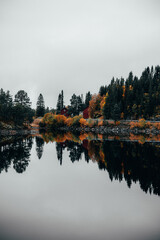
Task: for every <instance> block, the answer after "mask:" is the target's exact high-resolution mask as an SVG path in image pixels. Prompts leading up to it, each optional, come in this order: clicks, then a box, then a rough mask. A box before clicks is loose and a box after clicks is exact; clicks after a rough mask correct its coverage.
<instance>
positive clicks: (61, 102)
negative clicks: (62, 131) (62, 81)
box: [56, 90, 64, 114]
mask: <svg viewBox="0 0 160 240" xmlns="http://www.w3.org/2000/svg"><path fill="white" fill-rule="evenodd" d="M63 107H64V100H63V90H62V91H61V93H60V94H59V95H58V101H57V108H56V111H57V114H60V112H61V110H62V109H63Z"/></svg>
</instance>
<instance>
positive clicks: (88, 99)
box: [85, 92, 92, 108]
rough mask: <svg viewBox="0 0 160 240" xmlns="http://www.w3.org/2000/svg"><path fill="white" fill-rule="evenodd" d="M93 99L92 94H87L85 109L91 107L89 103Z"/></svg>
mask: <svg viewBox="0 0 160 240" xmlns="http://www.w3.org/2000/svg"><path fill="white" fill-rule="evenodd" d="M91 99H92V94H91V93H90V92H87V93H86V98H85V108H87V107H88V106H89V101H90V100H91Z"/></svg>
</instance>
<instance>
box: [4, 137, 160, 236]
mask: <svg viewBox="0 0 160 240" xmlns="http://www.w3.org/2000/svg"><path fill="white" fill-rule="evenodd" d="M71 135H72V134H68V135H67V136H65V137H64V136H63V135H60V136H56V137H54V136H52V134H51V135H47V136H46V135H43V138H42V137H41V136H40V135H39V136H36V137H31V136H30V137H26V138H17V139H15V140H14V141H13V142H12V141H8V143H5V144H4V143H3V144H1V150H0V192H1V194H0V239H2V240H20V239H21V240H22V239H23V240H29V239H30V240H32V239H35V240H36V239H37V240H41V239H43V240H50V239H54V240H96V239H98V240H106V239H107V240H135V239H139V240H158V239H160V144H159V143H158V142H152V143H150V142H143V144H142V142H139V141H127V140H123V141H121V140H120V139H117V140H116V139H106V140H104V139H103V138H102V137H101V136H99V137H98V138H97V139H96V138H95V139H94V138H92V139H89V137H88V136H87V137H86V136H85V135H84V134H83V135H81V136H78V137H77V136H73V135H72V136H71ZM101 138H102V139H101Z"/></svg>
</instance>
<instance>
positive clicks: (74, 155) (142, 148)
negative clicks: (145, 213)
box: [0, 133, 160, 195]
mask: <svg viewBox="0 0 160 240" xmlns="http://www.w3.org/2000/svg"><path fill="white" fill-rule="evenodd" d="M35 140H36V152H37V157H38V158H39V159H40V158H41V157H42V154H43V148H44V142H47V143H48V142H49V141H52V142H53V141H55V142H56V152H57V159H58V160H59V162H60V165H62V160H63V151H64V150H65V149H66V150H67V151H68V153H69V154H68V155H69V158H70V160H71V161H72V162H73V163H74V162H75V161H79V160H80V159H82V158H84V159H85V161H86V162H89V161H93V162H96V163H97V164H98V167H99V169H100V170H105V171H107V172H108V174H109V178H110V180H111V181H113V180H118V181H122V180H125V181H126V183H127V185H128V187H129V188H130V187H131V185H132V183H133V182H135V183H136V182H139V184H140V187H141V189H142V190H143V191H144V192H146V193H148V192H149V193H154V194H157V195H160V174H159V171H160V144H159V143H143V144H140V143H139V142H129V141H120V140H114V141H113V140H112V141H109V140H103V136H98V137H97V136H91V135H86V134H81V135H74V134H73V133H66V134H58V135H53V134H52V133H44V134H42V137H40V136H38V137H36V138H35ZM32 143H33V140H32V137H29V138H26V139H19V140H17V141H15V142H13V143H11V144H9V145H6V146H3V147H2V146H1V150H0V172H2V171H8V168H9V167H10V166H11V164H12V163H13V168H14V169H15V170H16V172H18V173H23V172H24V171H25V170H26V168H27V166H28V164H29V158H30V151H31V148H32Z"/></svg>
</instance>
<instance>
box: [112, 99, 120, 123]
mask: <svg viewBox="0 0 160 240" xmlns="http://www.w3.org/2000/svg"><path fill="white" fill-rule="evenodd" d="M111 116H112V118H113V120H115V122H116V121H117V120H118V119H120V107H119V106H118V104H117V103H116V104H115V105H114V107H113V109H112V112H111Z"/></svg>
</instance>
